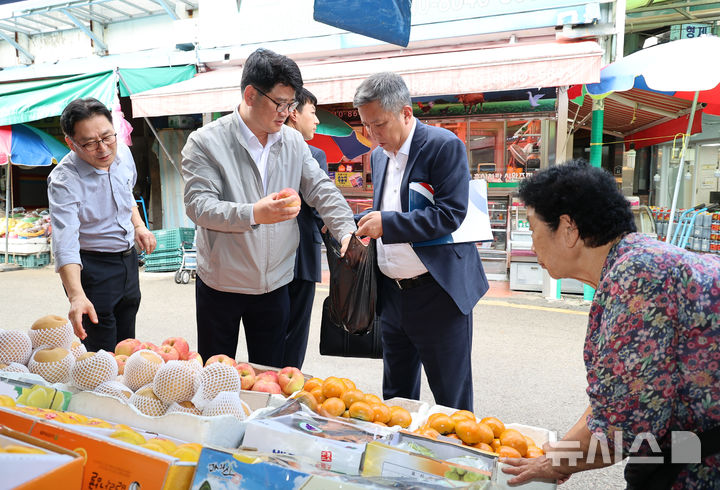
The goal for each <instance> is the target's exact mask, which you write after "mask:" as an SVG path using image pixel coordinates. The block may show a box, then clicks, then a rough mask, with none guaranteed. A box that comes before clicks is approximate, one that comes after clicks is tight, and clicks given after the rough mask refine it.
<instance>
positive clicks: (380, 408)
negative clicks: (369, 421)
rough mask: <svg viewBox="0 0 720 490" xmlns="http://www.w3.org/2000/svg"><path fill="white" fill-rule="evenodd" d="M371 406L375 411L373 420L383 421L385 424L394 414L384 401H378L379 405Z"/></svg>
mask: <svg viewBox="0 0 720 490" xmlns="http://www.w3.org/2000/svg"><path fill="white" fill-rule="evenodd" d="M371 406H372V409H373V412H374V413H375V417H374V418H373V422H382V423H383V424H387V423H388V422H389V421H390V417H391V416H392V413H391V412H390V407H388V406H387V405H385V404H384V403H378V404H377V405H371Z"/></svg>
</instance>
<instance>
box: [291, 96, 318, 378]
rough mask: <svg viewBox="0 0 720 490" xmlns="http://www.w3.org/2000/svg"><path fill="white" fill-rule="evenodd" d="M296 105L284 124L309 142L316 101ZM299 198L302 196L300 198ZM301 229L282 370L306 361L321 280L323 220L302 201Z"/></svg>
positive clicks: (306, 98) (304, 98)
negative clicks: (313, 312) (321, 230)
mask: <svg viewBox="0 0 720 490" xmlns="http://www.w3.org/2000/svg"><path fill="white" fill-rule="evenodd" d="M295 100H296V101H297V103H298V105H297V107H296V108H295V110H293V111H292V112H291V113H290V115H289V116H288V119H287V121H286V122H285V123H286V124H287V125H288V126H290V127H291V128H295V129H297V130H298V131H300V133H301V134H302V135H303V138H305V141H309V140H311V139H312V138H313V136H314V135H315V129H316V128H317V125H318V124H319V123H320V121H319V120H318V118H317V116H316V115H315V106H316V105H317V99H316V98H315V96H314V95H313V94H312V93H311V92H310V91H309V90H307V89H306V88H303V89H301V90H300V92H299V93H297V94H296V96H295ZM308 146H309V148H310V153H312V156H313V158H314V159H315V160H317V162H318V164H319V165H320V168H322V169H323V170H325V172H327V171H328V166H327V159H326V158H325V152H323V151H322V150H320V149H319V148H315V147H314V146H310V145H308ZM300 197H302V196H300ZM297 223H298V228H299V229H300V245H299V246H298V249H297V252H295V278H294V279H293V281H292V282H291V283H290V284H289V285H288V293H289V295H290V323H289V324H288V329H287V335H286V336H285V354H284V356H283V366H294V367H296V368H298V369H301V368H302V365H303V362H304V361H305V351H306V349H307V342H308V334H309V332H310V314H311V313H312V305H313V300H314V299H315V283H316V282H320V281H321V280H322V272H321V267H320V244H321V243H322V237H321V236H320V228H321V227H322V224H323V222H322V220H321V219H320V216H318V214H317V212H316V211H315V210H314V209H313V208H311V207H310V206H308V204H307V203H306V202H305V200H304V199H303V201H302V205H301V207H300V214H298V216H297Z"/></svg>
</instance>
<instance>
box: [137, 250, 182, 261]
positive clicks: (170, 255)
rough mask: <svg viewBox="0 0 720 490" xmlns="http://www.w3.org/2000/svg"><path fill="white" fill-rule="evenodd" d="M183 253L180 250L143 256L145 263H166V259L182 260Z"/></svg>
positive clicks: (156, 252)
mask: <svg viewBox="0 0 720 490" xmlns="http://www.w3.org/2000/svg"><path fill="white" fill-rule="evenodd" d="M182 256H183V251H182V250H181V249H175V250H165V251H163V252H158V251H157V250H155V251H153V253H151V254H150V255H146V256H145V262H159V261H163V260H165V261H167V260H168V259H180V260H181V259H182Z"/></svg>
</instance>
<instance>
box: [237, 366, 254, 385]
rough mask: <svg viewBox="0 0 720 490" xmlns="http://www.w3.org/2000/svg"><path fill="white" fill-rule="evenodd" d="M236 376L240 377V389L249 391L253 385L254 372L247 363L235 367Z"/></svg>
mask: <svg viewBox="0 0 720 490" xmlns="http://www.w3.org/2000/svg"><path fill="white" fill-rule="evenodd" d="M235 369H237V372H238V374H239V375H240V389H241V390H249V389H250V388H252V386H253V385H254V384H255V370H254V369H253V367H252V366H251V365H250V364H248V363H247V362H241V363H240V364H238V365H237V366H235Z"/></svg>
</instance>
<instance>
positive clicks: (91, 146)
mask: <svg viewBox="0 0 720 490" xmlns="http://www.w3.org/2000/svg"><path fill="white" fill-rule="evenodd" d="M116 141H117V133H113V134H109V135H107V136H105V137H104V138H102V139H99V140H95V141H88V142H87V143H85V144H83V145H80V146H82V148H83V150H85V151H88V152H90V151H98V150H99V149H100V143H103V144H104V145H105V146H110V145H114V144H115V142H116Z"/></svg>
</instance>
